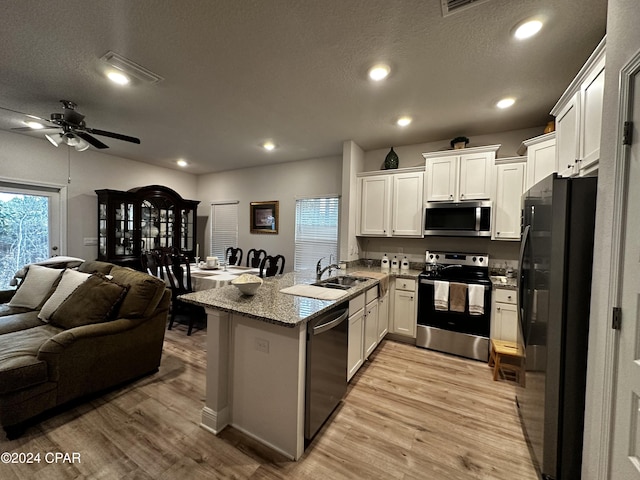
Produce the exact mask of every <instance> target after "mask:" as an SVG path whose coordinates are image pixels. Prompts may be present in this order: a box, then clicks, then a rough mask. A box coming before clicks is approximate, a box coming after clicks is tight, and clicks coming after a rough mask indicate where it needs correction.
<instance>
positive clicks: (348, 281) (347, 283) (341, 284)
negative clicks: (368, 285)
mask: <svg viewBox="0 0 640 480" xmlns="http://www.w3.org/2000/svg"><path fill="white" fill-rule="evenodd" d="M367 280H371V279H370V278H365V277H354V276H351V275H342V276H339V277H331V278H327V279H326V280H320V281H318V282H316V283H314V284H313V285H316V286H318V287H325V288H339V289H342V290H348V289H350V288H351V287H354V286H356V285H358V284H359V283H362V282H366V281H367Z"/></svg>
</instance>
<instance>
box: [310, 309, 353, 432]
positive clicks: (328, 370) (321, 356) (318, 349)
mask: <svg viewBox="0 0 640 480" xmlns="http://www.w3.org/2000/svg"><path fill="white" fill-rule="evenodd" d="M348 318H349V302H344V303H341V304H339V305H338V306H336V307H334V308H332V309H331V310H330V311H328V312H327V313H324V314H322V315H320V316H319V317H318V318H315V319H313V320H311V321H310V322H309V325H308V326H307V370H306V372H307V378H306V392H305V422H304V438H305V439H306V440H311V439H312V438H313V437H314V436H315V434H316V433H317V432H318V430H320V427H322V425H323V424H324V422H325V421H326V420H327V418H329V416H330V415H331V413H332V412H333V410H334V409H335V408H336V407H337V406H338V404H339V403H340V400H342V397H344V394H345V393H346V391H347V349H348V344H349V321H348V320H347V319H348Z"/></svg>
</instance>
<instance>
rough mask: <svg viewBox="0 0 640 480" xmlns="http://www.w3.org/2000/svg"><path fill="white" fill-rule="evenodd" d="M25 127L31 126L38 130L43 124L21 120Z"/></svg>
mask: <svg viewBox="0 0 640 480" xmlns="http://www.w3.org/2000/svg"><path fill="white" fill-rule="evenodd" d="M23 123H24V124H25V125H26V126H27V127H30V128H33V129H34V130H40V129H41V128H44V125H42V124H41V123H40V122H23Z"/></svg>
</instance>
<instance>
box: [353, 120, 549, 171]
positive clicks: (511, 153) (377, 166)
mask: <svg viewBox="0 0 640 480" xmlns="http://www.w3.org/2000/svg"><path fill="white" fill-rule="evenodd" d="M543 131H544V126H542V127H536V128H526V129H523V130H512V131H509V132H498V133H492V134H490V135H478V136H475V137H470V138H469V144H468V145H467V147H481V146H484V145H497V144H500V145H502V146H501V147H500V149H499V150H498V153H497V155H496V157H497V158H507V157H515V156H517V155H518V154H517V150H518V148H519V147H520V145H521V144H522V142H523V140H527V139H529V138H533V137H537V136H538V135H542V133H543ZM450 141H451V139H448V140H439V141H437V142H429V143H417V144H415V145H404V146H396V145H394V146H393V150H394V151H395V152H396V153H397V154H398V158H399V159H400V160H399V164H400V166H399V168H407V167H418V166H423V165H424V158H423V157H422V154H423V153H426V152H437V151H439V150H451V145H450V143H449V142H450ZM389 148H390V147H389ZM389 148H383V149H380V150H370V151H368V152H366V153H365V155H364V171H365V172H370V171H374V170H381V169H382V168H383V164H384V159H385V157H386V156H387V153H389Z"/></svg>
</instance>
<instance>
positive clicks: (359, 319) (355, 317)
mask: <svg viewBox="0 0 640 480" xmlns="http://www.w3.org/2000/svg"><path fill="white" fill-rule="evenodd" d="M363 345H364V293H363V294H361V295H358V296H357V297H356V298H353V299H351V300H349V341H348V346H347V381H349V380H351V377H353V376H354V375H355V373H356V372H357V371H358V369H359V368H360V367H361V366H362V364H363V363H364V350H363Z"/></svg>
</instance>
